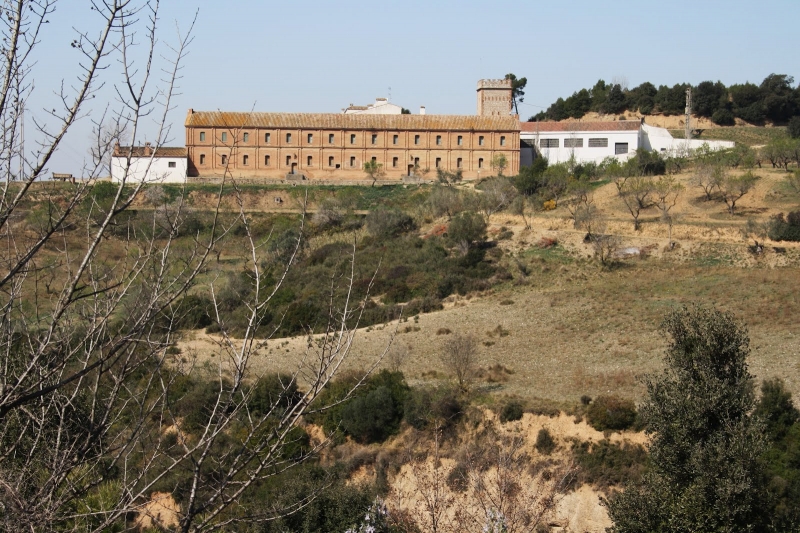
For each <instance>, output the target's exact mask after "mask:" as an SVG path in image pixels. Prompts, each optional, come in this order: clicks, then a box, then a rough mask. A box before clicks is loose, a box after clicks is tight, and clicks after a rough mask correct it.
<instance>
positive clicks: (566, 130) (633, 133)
mask: <svg viewBox="0 0 800 533" xmlns="http://www.w3.org/2000/svg"><path fill="white" fill-rule="evenodd" d="M520 130H521V131H520V144H521V145H522V147H521V153H520V165H521V166H525V165H530V164H531V163H532V162H533V157H534V154H535V153H538V154H539V155H541V156H542V157H545V158H547V160H548V162H550V163H551V164H552V163H563V162H565V161H569V160H571V159H573V158H574V160H575V161H576V162H577V163H588V162H594V163H600V162H601V161H602V160H603V159H605V158H606V157H609V156H611V157H616V158H618V159H620V160H621V161H625V160H627V159H628V158H630V157H632V156H633V155H635V154H636V151H637V150H647V151H656V152H663V153H669V154H672V155H675V154H687V153H688V152H689V151H690V150H696V149H697V148H700V147H701V146H703V145H704V144H707V145H708V146H709V148H711V149H712V150H723V149H727V148H733V147H734V143H733V142H730V141H703V140H697V139H692V140H690V141H689V142H688V143H687V141H686V140H684V139H675V138H673V137H672V135H671V134H670V132H669V131H668V130H666V129H665V128H658V127H654V126H649V125H647V124H645V123H644V122H641V121H638V120H618V121H605V122H577V121H575V122H523V123H521V124H520Z"/></svg>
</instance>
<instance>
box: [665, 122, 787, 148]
mask: <svg viewBox="0 0 800 533" xmlns="http://www.w3.org/2000/svg"><path fill="white" fill-rule="evenodd" d="M669 132H670V133H671V134H672V136H673V137H675V138H676V139H683V138H684V135H685V133H686V132H685V131H684V130H669ZM785 134H786V128H784V127H782V126H778V127H774V128H760V127H756V126H732V127H726V128H722V127H718V128H708V129H704V130H703V131H702V132H701V133H700V134H699V135H696V136H694V138H695V139H699V140H708V141H711V140H714V141H734V142H736V143H737V144H744V145H747V146H759V145H763V144H767V143H768V142H769V141H770V140H772V139H774V138H775V137H778V136H781V135H785Z"/></svg>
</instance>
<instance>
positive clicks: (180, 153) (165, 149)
mask: <svg viewBox="0 0 800 533" xmlns="http://www.w3.org/2000/svg"><path fill="white" fill-rule="evenodd" d="M146 148H150V147H149V146H148V147H145V146H134V147H133V153H132V154H131V156H132V157H151V155H150V154H145V149H146ZM130 149H131V147H130V146H120V147H119V151H117V150H116V149H115V150H114V155H115V156H119V157H128V151H130ZM150 149H152V148H150ZM155 152H156V153H155V154H154V155H152V157H186V156H187V151H186V148H184V147H183V146H159V147H158V148H156V149H155Z"/></svg>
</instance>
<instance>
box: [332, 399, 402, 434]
mask: <svg viewBox="0 0 800 533" xmlns="http://www.w3.org/2000/svg"><path fill="white" fill-rule="evenodd" d="M399 407H400V406H397V405H395V402H394V398H392V393H391V391H390V390H389V389H388V388H387V387H383V386H382V387H378V388H377V389H375V390H373V391H371V392H369V393H368V394H367V395H366V396H358V397H356V398H353V399H352V400H350V401H349V402H347V404H346V405H345V406H344V409H343V410H342V429H344V431H345V432H346V433H347V434H348V435H350V436H351V437H353V438H354V439H355V440H357V441H359V442H361V443H370V442H381V441H383V440H384V439H386V437H388V436H389V435H390V434H391V433H392V429H393V426H395V425H396V424H395V421H396V420H397V414H398V411H399Z"/></svg>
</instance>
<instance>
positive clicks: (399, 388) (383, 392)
mask: <svg viewBox="0 0 800 533" xmlns="http://www.w3.org/2000/svg"><path fill="white" fill-rule="evenodd" d="M357 381H358V376H357V375H345V376H343V377H342V378H341V379H338V380H336V381H335V382H334V383H332V384H331V385H330V386H329V387H328V388H327V389H326V390H325V391H324V392H323V394H322V395H321V396H320V397H319V398H318V402H319V404H318V406H319V407H323V406H326V405H332V407H330V408H329V409H326V410H324V411H322V412H321V413H318V414H316V415H311V416H309V417H307V418H308V420H309V421H310V422H314V423H321V424H322V426H323V427H324V428H325V430H326V431H334V430H336V429H341V430H342V431H343V432H344V433H345V434H346V435H349V436H351V437H352V438H353V439H355V440H357V441H358V442H362V443H371V442H380V441H383V440H385V439H386V438H387V437H388V436H390V435H392V434H393V433H395V432H396V431H397V430H398V429H399V427H400V421H401V420H402V419H403V406H404V405H405V403H406V398H407V397H408V394H409V388H408V385H407V384H406V382H405V378H404V377H403V373H402V372H390V371H388V370H381V371H380V372H378V373H377V374H374V375H372V376H370V378H369V379H367V380H366V382H365V383H364V384H362V386H361V387H359V388H358V390H356V392H355V393H354V395H353V396H352V397H351V398H350V399H349V400H346V401H344V402H342V403H338V402H341V400H342V399H343V398H345V397H346V395H347V393H348V392H349V391H350V390H351V389H352V388H353V386H354V385H355V384H356V383H357ZM337 403H338V405H337Z"/></svg>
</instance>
